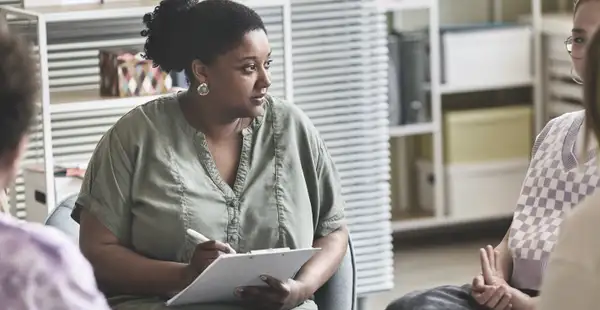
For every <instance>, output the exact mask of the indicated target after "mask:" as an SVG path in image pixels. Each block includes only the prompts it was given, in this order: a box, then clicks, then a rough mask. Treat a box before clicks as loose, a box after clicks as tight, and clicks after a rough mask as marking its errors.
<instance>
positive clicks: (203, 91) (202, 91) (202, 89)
mask: <svg viewBox="0 0 600 310" xmlns="http://www.w3.org/2000/svg"><path fill="white" fill-rule="evenodd" d="M196 91H197V92H198V95H200V96H206V95H208V93H209V92H210V89H208V84H206V83H200V85H198V88H196Z"/></svg>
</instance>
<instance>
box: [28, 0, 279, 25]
mask: <svg viewBox="0 0 600 310" xmlns="http://www.w3.org/2000/svg"><path fill="white" fill-rule="evenodd" d="M158 2H159V1H157V0H132V1H125V2H115V3H105V4H76V5H61V6H47V7H34V8H27V9H24V12H28V13H33V14H36V15H39V16H42V17H43V18H44V19H45V21H46V22H48V23H56V22H72V21H87V20H99V19H116V18H128V17H139V18H140V20H141V18H142V16H144V14H146V13H149V12H152V11H153V10H154V8H155V7H156V6H157V5H158ZM239 2H240V3H243V4H245V5H247V6H250V7H253V8H257V7H269V6H279V7H282V6H283V5H284V4H285V3H286V2H285V1H284V0H240V1H239Z"/></svg>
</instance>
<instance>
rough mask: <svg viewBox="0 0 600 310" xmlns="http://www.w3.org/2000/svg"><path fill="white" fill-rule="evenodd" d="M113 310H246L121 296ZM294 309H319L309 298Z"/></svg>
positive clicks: (111, 302)
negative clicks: (176, 305)
mask: <svg viewBox="0 0 600 310" xmlns="http://www.w3.org/2000/svg"><path fill="white" fill-rule="evenodd" d="M110 304H111V306H112V310H246V309H245V308H244V307H241V306H239V305H234V304H198V305H187V306H178V307H167V306H166V305H165V302H164V300H161V299H159V298H138V297H119V298H115V299H112V300H111V301H110ZM294 310H317V306H316V304H315V303H314V302H313V301H312V300H308V301H306V302H305V303H303V304H302V305H300V306H298V307H296V308H294Z"/></svg>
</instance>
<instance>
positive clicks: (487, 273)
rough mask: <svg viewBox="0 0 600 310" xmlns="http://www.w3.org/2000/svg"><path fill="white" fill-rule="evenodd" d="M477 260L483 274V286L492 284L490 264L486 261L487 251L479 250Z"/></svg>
mask: <svg viewBox="0 0 600 310" xmlns="http://www.w3.org/2000/svg"><path fill="white" fill-rule="evenodd" d="M479 258H480V260H481V272H482V274H483V280H484V282H485V284H488V285H492V284H494V283H493V282H494V278H493V277H492V270H491V268H490V262H489V260H488V255H487V251H486V250H485V249H479Z"/></svg>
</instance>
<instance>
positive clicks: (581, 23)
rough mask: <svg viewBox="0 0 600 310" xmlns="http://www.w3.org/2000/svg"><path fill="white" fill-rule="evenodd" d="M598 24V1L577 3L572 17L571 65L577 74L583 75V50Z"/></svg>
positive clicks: (599, 13) (599, 17)
mask: <svg viewBox="0 0 600 310" xmlns="http://www.w3.org/2000/svg"><path fill="white" fill-rule="evenodd" d="M599 25H600V1H596V0H588V1H584V2H583V3H581V4H580V5H579V8H578V9H577V12H575V17H574V19H573V30H572V31H571V36H572V42H573V46H572V52H571V58H572V60H573V66H574V68H575V72H576V73H577V75H578V76H580V77H581V76H583V69H584V68H585V51H586V47H587V43H588V40H589V39H591V37H592V35H593V34H594V32H595V31H596V29H597V28H598V26H599Z"/></svg>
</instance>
